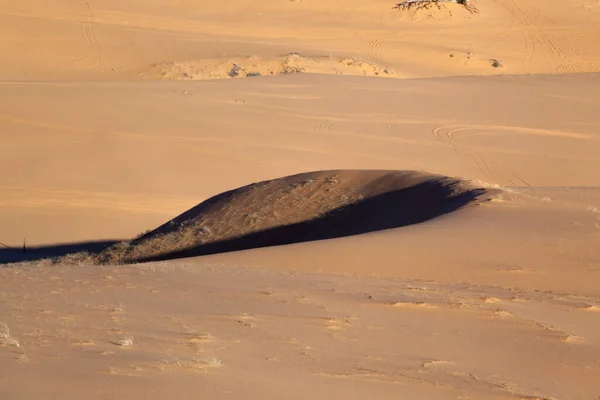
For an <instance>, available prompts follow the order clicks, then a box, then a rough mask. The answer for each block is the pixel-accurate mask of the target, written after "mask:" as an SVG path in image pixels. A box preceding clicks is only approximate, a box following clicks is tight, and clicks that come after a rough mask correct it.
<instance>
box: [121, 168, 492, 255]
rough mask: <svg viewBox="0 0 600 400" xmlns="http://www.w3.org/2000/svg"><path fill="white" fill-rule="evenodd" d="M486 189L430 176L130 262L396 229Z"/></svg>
mask: <svg viewBox="0 0 600 400" xmlns="http://www.w3.org/2000/svg"><path fill="white" fill-rule="evenodd" d="M486 193H489V192H488V191H487V190H485V189H472V190H465V189H460V188H458V187H457V186H455V185H449V184H447V183H443V182H441V181H439V180H435V179H433V180H429V181H426V182H423V183H420V184H417V185H414V186H411V187H408V188H403V189H399V190H395V191H391V192H387V193H384V194H381V195H378V196H374V197H371V198H367V199H364V200H362V201H360V202H357V203H354V204H351V205H348V206H345V207H342V208H338V209H335V210H332V211H331V212H328V213H327V214H325V215H323V216H322V217H319V218H316V219H312V220H309V221H303V222H299V223H295V224H291V225H286V226H281V227H276V228H271V229H266V230H263V231H259V232H254V233H251V234H248V235H244V236H240V237H236V238H232V239H226V240H222V241H218V242H212V243H206V244H201V245H197V246H194V247H191V248H188V249H184V250H179V251H174V252H166V253H163V254H159V255H156V256H151V257H138V258H136V259H133V260H128V261H129V262H148V261H161V260H171V259H177V258H184V257H197V256H204V255H210V254H217V253H226V252H231V251H239V250H248V249H254V248H259V247H269V246H278V245H285V244H292V243H302V242H308V241H314V240H323V239H332V238H339V237H345V236H351V235H358V234H361V233H367V232H374V231H380V230H384V229H391V228H399V227H402V226H407V225H412V224H416V223H420V222H424V221H427V220H430V219H432V218H435V217H438V216H440V215H444V214H447V213H450V212H452V211H455V210H458V209H460V208H462V207H464V206H465V205H467V204H469V203H470V202H473V201H474V200H476V199H478V198H480V199H481V197H482V196H483V195H485V194H486ZM134 243H135V242H134ZM134 245H135V244H134Z"/></svg>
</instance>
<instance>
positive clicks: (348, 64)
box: [142, 53, 396, 80]
mask: <svg viewBox="0 0 600 400" xmlns="http://www.w3.org/2000/svg"><path fill="white" fill-rule="evenodd" d="M295 73H313V74H331V75H361V76H385V77H394V76H396V74H395V73H394V72H393V71H391V70H389V69H386V68H385V67H381V66H378V65H375V64H372V63H368V62H364V61H360V60H358V59H356V58H352V57H331V56H321V57H306V56H303V55H300V54H298V53H290V54H285V55H281V56H277V57H273V58H261V57H255V56H241V57H229V58H221V59H207V60H196V61H185V62H169V63H161V64H157V65H154V66H153V67H152V68H151V69H150V70H149V71H148V72H146V73H143V74H142V76H146V77H148V78H152V79H173V80H179V79H189V80H206V79H228V78H246V77H255V76H271V75H282V74H295Z"/></svg>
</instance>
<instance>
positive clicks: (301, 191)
mask: <svg viewBox="0 0 600 400" xmlns="http://www.w3.org/2000/svg"><path fill="white" fill-rule="evenodd" d="M486 193H489V192H488V191H486V190H485V189H482V188H475V187H472V186H471V185H468V184H466V183H465V182H462V181H459V180H455V179H451V178H447V177H442V176H438V175H431V174H425V173H418V172H412V171H360V170H350V171H321V172H311V173H304V174H299V175H293V176H289V177H284V178H280V179H275V180H271V181H265V182H260V183H255V184H252V185H248V186H244V187H242V188H239V189H235V190H232V191H229V192H225V193H222V194H220V195H218V196H215V197H213V198H211V199H208V200H206V201H205V202H203V203H201V204H199V205H197V206H196V207H194V208H192V209H190V210H188V211H186V212H185V213H183V214H181V215H180V216H178V217H176V218H174V219H173V220H171V221H169V222H167V223H166V224H164V225H162V226H160V227H159V228H157V229H155V230H153V231H151V232H149V233H146V234H144V235H142V236H141V237H139V238H137V239H134V240H132V241H130V242H124V243H120V244H118V245H115V246H113V247H111V248H109V249H107V250H105V251H104V252H102V253H100V254H99V256H98V257H97V260H98V262H100V263H111V264H112V263H124V262H125V263H126V262H140V261H151V260H164V259H171V258H179V257H187V256H198V255H206V254H214V253H222V252H227V251H235V250H243V249H249V248H257V247H266V246H273V245H281V244H289V243H297V242H304V241H310V240H319V239H328V238H335V237H342V236H349V235H355V234H360V233H365V232H371V231H377V230H382V229H389V228H396V227H400V226H404V225H410V224H414V223H418V222H422V221H425V220H428V219H431V218H434V217H436V216H439V215H442V214H445V213H448V212H451V211H454V210H456V209H458V208H460V207H462V206H464V205H466V204H468V203H470V202H473V201H475V200H477V199H481V196H483V195H485V194H486Z"/></svg>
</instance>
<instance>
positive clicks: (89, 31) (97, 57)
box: [81, 0, 106, 74]
mask: <svg viewBox="0 0 600 400" xmlns="http://www.w3.org/2000/svg"><path fill="white" fill-rule="evenodd" d="M81 2H82V4H83V5H84V7H85V9H86V16H85V17H84V23H83V36H84V37H85V41H86V43H87V46H88V49H89V50H90V53H91V56H92V60H93V63H94V64H93V67H103V66H104V57H103V56H102V48H101V47H100V44H99V43H98V39H97V38H96V33H95V32H94V10H93V9H92V7H91V6H90V3H89V2H88V1H87V0H81ZM104 73H105V74H106V71H104Z"/></svg>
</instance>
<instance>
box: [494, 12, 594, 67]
mask: <svg viewBox="0 0 600 400" xmlns="http://www.w3.org/2000/svg"><path fill="white" fill-rule="evenodd" d="M493 1H494V2H495V3H496V4H497V5H498V6H500V7H502V8H504V9H505V10H506V11H507V12H508V13H509V14H510V17H511V18H512V20H513V21H514V23H515V24H516V25H517V27H518V28H519V29H520V30H521V34H522V35H523V39H524V41H525V49H524V54H523V60H522V68H523V71H522V72H526V73H531V72H532V71H533V70H534V68H533V67H534V65H533V64H534V61H538V62H539V61H540V59H541V55H542V54H543V53H546V54H547V56H548V58H549V59H550V62H551V63H552V67H553V70H554V71H553V72H556V73H573V72H580V71H581V70H582V66H581V65H580V64H579V63H578V62H577V59H578V58H580V57H581V54H580V53H579V51H578V50H577V49H576V48H575V47H574V46H572V44H570V43H566V42H565V41H564V39H563V38H562V37H560V36H558V37H556V35H553V34H550V33H549V31H550V30H549V29H547V28H546V27H549V26H557V24H555V23H553V22H552V21H551V20H550V19H549V18H547V17H545V16H544V15H543V10H538V9H535V8H531V9H526V8H525V7H527V4H526V3H523V2H517V1H515V0H493ZM552 31H555V30H552Z"/></svg>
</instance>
